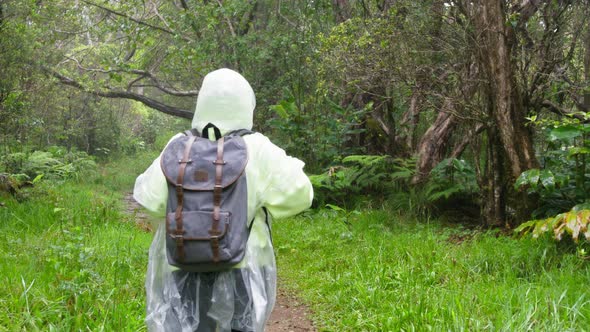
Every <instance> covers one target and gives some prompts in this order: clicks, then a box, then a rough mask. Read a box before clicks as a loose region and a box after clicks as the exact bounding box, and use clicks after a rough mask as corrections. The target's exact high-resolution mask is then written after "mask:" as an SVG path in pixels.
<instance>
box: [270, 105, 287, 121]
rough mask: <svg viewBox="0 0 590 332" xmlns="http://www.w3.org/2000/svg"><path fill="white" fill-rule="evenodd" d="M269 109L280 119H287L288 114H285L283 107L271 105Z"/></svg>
mask: <svg viewBox="0 0 590 332" xmlns="http://www.w3.org/2000/svg"><path fill="white" fill-rule="evenodd" d="M270 109H271V110H272V111H275V112H276V113H277V114H278V115H279V116H280V117H281V118H282V119H288V118H289V114H288V113H287V110H285V108H284V107H283V105H272V106H270Z"/></svg>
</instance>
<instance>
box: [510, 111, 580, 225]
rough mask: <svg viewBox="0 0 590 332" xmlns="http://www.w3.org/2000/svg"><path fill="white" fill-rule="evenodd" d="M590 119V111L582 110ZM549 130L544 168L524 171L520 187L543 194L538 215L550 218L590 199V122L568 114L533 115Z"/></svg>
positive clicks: (539, 124)
mask: <svg viewBox="0 0 590 332" xmlns="http://www.w3.org/2000/svg"><path fill="white" fill-rule="evenodd" d="M578 115H579V116H581V117H582V119H590V113H578ZM530 120H531V122H532V123H533V124H535V125H536V126H539V127H540V128H541V129H542V130H543V131H544V133H545V137H546V142H545V144H546V151H545V152H544V153H543V155H542V162H543V164H544V166H545V167H544V169H531V170H528V171H525V172H523V173H522V174H521V175H520V177H519V178H518V179H517V180H516V182H515V187H516V189H526V191H527V192H528V193H529V194H538V195H540V197H541V202H540V204H539V207H538V208H537V209H536V210H535V212H534V217H548V216H551V215H556V214H559V213H562V212H564V211H568V210H570V209H571V208H572V207H573V206H575V205H576V204H580V203H583V202H585V201H586V200H588V199H589V198H590V163H589V162H588V160H589V158H590V157H589V156H588V155H589V154H590V125H589V124H587V123H584V122H583V121H582V120H580V119H577V118H574V117H567V118H563V119H559V120H552V119H538V118H537V117H534V116H533V117H531V118H530Z"/></svg>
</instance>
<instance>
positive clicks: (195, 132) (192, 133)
mask: <svg viewBox="0 0 590 332" xmlns="http://www.w3.org/2000/svg"><path fill="white" fill-rule="evenodd" d="M183 134H185V135H186V136H189V137H190V136H197V137H201V134H199V131H198V130H197V129H196V128H192V129H189V130H186V131H185V132H184V133H183Z"/></svg>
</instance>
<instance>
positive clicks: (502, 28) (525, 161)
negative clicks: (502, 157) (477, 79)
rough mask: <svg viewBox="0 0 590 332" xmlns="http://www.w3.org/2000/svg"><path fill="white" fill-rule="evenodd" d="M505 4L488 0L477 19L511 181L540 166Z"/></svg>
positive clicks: (477, 11)
mask: <svg viewBox="0 0 590 332" xmlns="http://www.w3.org/2000/svg"><path fill="white" fill-rule="evenodd" d="M503 4H504V2H503V1H496V0H486V1H483V2H482V3H481V4H480V5H478V6H476V7H477V9H476V16H475V17H474V18H473V20H474V23H475V26H476V30H477V35H478V36H480V40H479V56H480V61H481V63H482V64H483V66H482V67H483V68H484V70H485V71H486V74H487V79H488V85H489V89H487V90H488V91H490V94H491V95H490V97H491V102H492V120H493V122H494V124H495V125H496V127H497V128H498V134H499V136H500V142H501V143H502V146H503V148H504V153H505V154H506V158H507V161H508V165H509V170H510V174H509V175H510V178H511V180H512V181H514V180H515V179H516V178H518V176H520V174H521V173H522V172H524V171H526V170H528V169H531V168H538V167H539V163H538V161H537V158H536V157H535V151H534V149H533V141H532V133H531V132H530V130H529V129H527V128H526V127H525V115H526V114H525V113H526V112H525V109H524V105H523V102H522V97H521V91H520V89H519V86H518V85H517V83H516V80H515V78H514V66H513V63H512V47H513V45H511V41H513V40H514V39H511V38H510V36H511V35H512V30H511V28H510V27H509V26H507V24H506V15H505V7H504V5H503Z"/></svg>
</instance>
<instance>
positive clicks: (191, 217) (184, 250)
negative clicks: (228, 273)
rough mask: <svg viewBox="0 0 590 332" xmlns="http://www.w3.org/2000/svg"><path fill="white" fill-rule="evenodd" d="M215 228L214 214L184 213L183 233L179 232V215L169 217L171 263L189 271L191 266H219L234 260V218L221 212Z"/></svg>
mask: <svg viewBox="0 0 590 332" xmlns="http://www.w3.org/2000/svg"><path fill="white" fill-rule="evenodd" d="M219 215H220V220H219V223H218V224H217V227H216V229H214V228H213V226H214V223H213V212H211V211H183V212H182V232H181V233H180V234H179V232H178V230H177V222H176V219H175V213H173V212H172V213H168V214H167V216H166V248H167V256H168V263H170V265H174V266H178V267H180V268H183V269H185V268H186V265H191V264H202V263H205V264H206V265H208V264H209V263H210V264H213V265H215V264H218V265H219V266H220V267H221V266H222V265H224V263H227V262H228V261H231V259H232V256H233V255H232V243H231V236H230V234H229V233H230V230H231V214H230V213H229V212H220V214H219Z"/></svg>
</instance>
